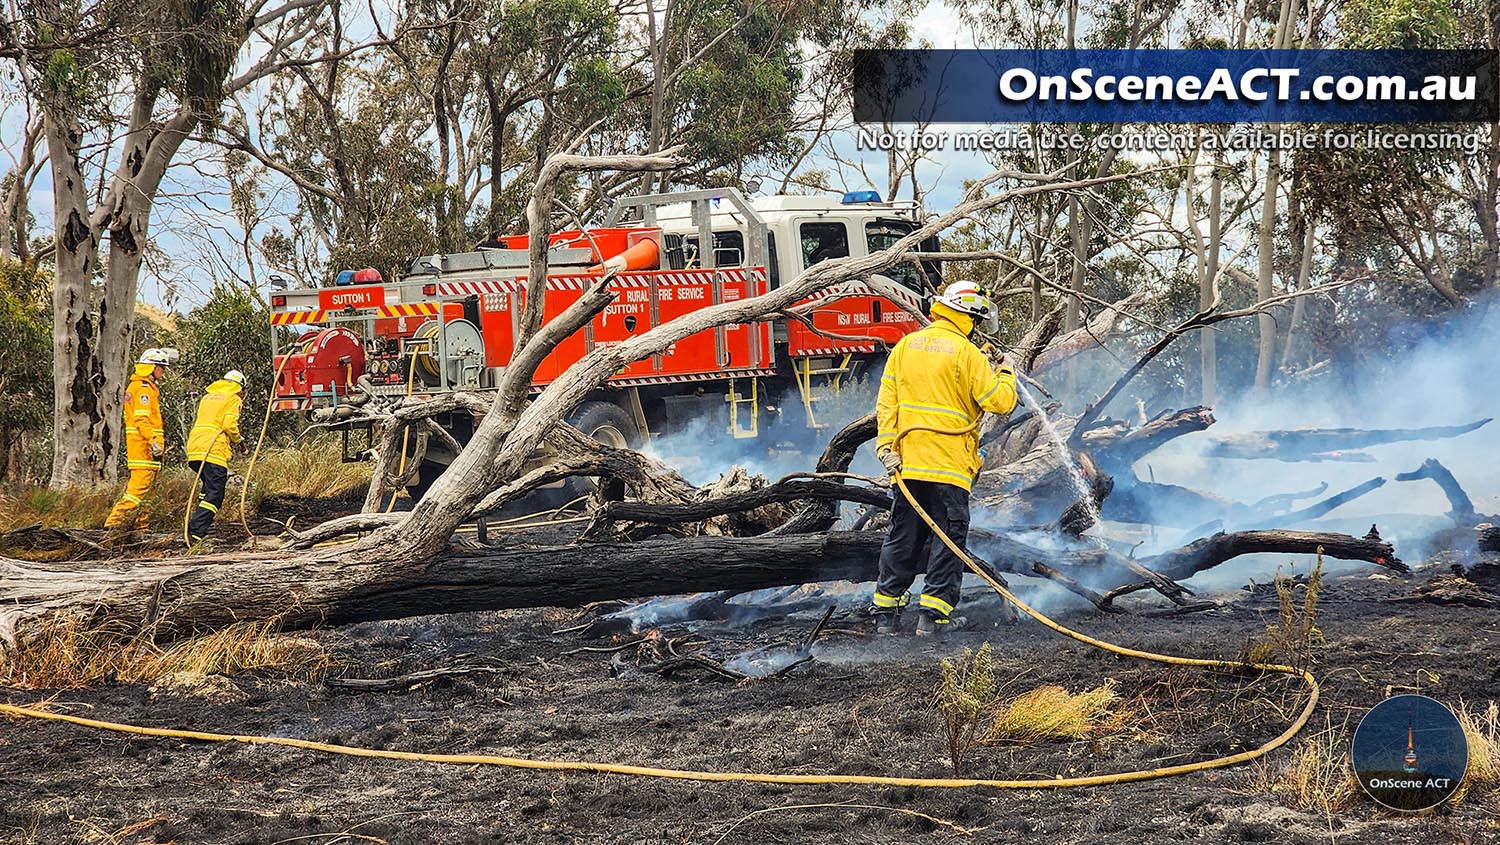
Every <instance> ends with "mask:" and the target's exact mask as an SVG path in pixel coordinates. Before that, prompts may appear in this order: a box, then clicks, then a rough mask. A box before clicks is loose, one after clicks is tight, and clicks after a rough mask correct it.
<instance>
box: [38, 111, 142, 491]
mask: <svg viewBox="0 0 1500 845" xmlns="http://www.w3.org/2000/svg"><path fill="white" fill-rule="evenodd" d="M45 120H46V129H45V133H46V136H47V150H48V155H49V157H50V160H51V166H52V200H53V205H52V208H53V219H54V220H55V221H56V223H55V226H56V238H57V249H56V251H55V252H54V254H53V262H54V274H55V280H54V284H53V288H52V384H53V401H52V428H53V452H52V476H51V480H50V482H49V486H51V487H54V488H56V487H67V486H73V485H87V484H95V483H97V482H99V481H102V480H105V479H113V478H114V475H115V461H114V460H113V459H114V457H115V455H117V454H118V450H119V449H120V448H121V446H122V445H123V444H122V443H120V442H119V441H118V440H116V439H113V438H114V437H118V429H116V428H114V427H112V426H110V425H109V424H108V421H107V420H105V419H104V418H103V417H102V415H101V414H100V411H99V394H100V387H101V386H102V385H101V382H102V381H103V373H102V372H100V371H99V368H98V359H97V357H96V349H97V345H98V342H99V341H98V335H97V332H96V330H95V323H94V315H93V297H92V295H91V290H92V285H93V279H94V273H95V271H96V270H97V269H98V266H99V231H98V229H97V228H95V226H94V224H93V221H92V219H91V215H90V214H89V197H88V188H87V184H86V183H85V182H84V178H83V169H82V166H81V159H80V151H79V148H80V146H81V145H82V141H83V126H82V125H81V124H80V123H79V121H78V120H77V118H76V117H74V116H73V115H72V114H67V113H61V110H60V108H58V107H49V108H48V110H47V112H46V117H45Z"/></svg>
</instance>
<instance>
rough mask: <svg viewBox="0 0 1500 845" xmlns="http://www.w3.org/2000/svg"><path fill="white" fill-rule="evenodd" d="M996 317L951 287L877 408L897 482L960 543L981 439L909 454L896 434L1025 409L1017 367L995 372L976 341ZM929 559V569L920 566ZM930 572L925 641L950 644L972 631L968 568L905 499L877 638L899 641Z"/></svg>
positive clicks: (933, 443)
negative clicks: (956, 632) (963, 608)
mask: <svg viewBox="0 0 1500 845" xmlns="http://www.w3.org/2000/svg"><path fill="white" fill-rule="evenodd" d="M994 315H995V307H994V304H993V303H991V302H990V300H989V299H988V298H986V297H984V296H983V295H981V294H980V293H979V289H978V287H976V286H975V285H974V284H973V283H972V282H954V283H953V284H950V285H949V286H948V287H947V289H945V290H944V291H943V293H942V295H941V296H939V297H938V298H937V299H936V300H935V301H934V302H933V304H932V310H931V316H932V324H931V325H929V326H928V327H927V328H925V329H922V330H921V331H919V332H914V333H912V334H909V335H907V336H906V337H904V338H902V339H901V341H900V342H899V343H897V344H896V346H895V348H894V349H892V350H891V354H890V356H889V358H887V360H886V364H885V374H884V375H883V376H881V379H880V395H879V398H878V399H877V401H876V423H877V425H878V433H877V436H876V442H875V453H876V455H878V456H879V457H880V461H881V463H883V464H885V467H886V470H887V471H888V472H890V473H891V475H893V476H894V475H896V474H898V473H899V474H900V477H901V479H902V480H903V481H905V482H906V486H907V487H908V488H910V490H911V492H912V495H913V497H915V498H916V500H917V502H918V503H919V504H920V505H921V506H922V509H923V510H925V511H926V512H927V513H928V514H929V515H930V516H931V517H932V519H933V521H934V522H936V523H937V524H938V525H939V526H940V527H941V528H942V529H943V531H944V533H946V534H947V535H948V536H950V537H952V538H953V539H954V540H955V541H957V542H959V543H963V542H964V540H965V538H967V537H968V535H969V488H970V487H971V485H972V484H973V482H974V477H975V476H976V475H977V474H978V473H979V467H980V458H979V433H978V431H977V430H975V431H971V432H969V433H967V434H938V433H936V432H930V431H917V432H913V433H911V434H909V435H907V436H906V437H905V438H903V439H902V441H901V443H900V447H899V448H900V451H899V453H898V452H897V449H896V446H895V441H896V433H897V432H898V431H901V430H902V429H906V428H910V427H912V426H935V427H940V428H962V427H964V426H966V425H968V424H970V423H972V422H974V421H975V420H977V419H979V417H980V415H981V414H982V413H984V412H985V411H989V412H991V413H996V414H1008V413H1010V412H1011V410H1012V409H1014V408H1015V406H1016V374H1015V372H1014V371H1012V370H1011V369H1010V368H1008V367H1001V368H1000V369H999V370H998V371H997V370H993V369H991V367H990V362H989V359H988V358H986V357H985V355H984V353H983V352H980V351H979V348H978V347H976V346H975V345H974V343H973V342H972V341H971V340H970V339H969V336H970V335H971V334H972V333H973V331H974V328H975V321H976V320H985V319H989V318H993V316H994ZM929 541H930V542H929ZM924 550H927V554H926V558H927V559H926V560H925V561H923V560H920V559H919V557H920V556H921V555H922V554H923V552H924ZM923 569H925V570H926V572H927V575H926V577H925V579H924V580H923V583H922V595H921V598H920V599H919V600H918V601H919V604H920V606H921V618H920V619H919V620H918V622H917V634H918V635H931V634H941V633H943V632H945V631H949V630H952V629H953V628H955V627H958V626H960V625H962V624H963V620H962V618H960V617H956V616H954V615H953V609H954V607H955V606H956V605H957V604H958V598H959V587H960V584H961V581H962V578H963V571H964V565H963V561H962V560H961V559H960V558H959V557H958V556H957V555H955V554H954V553H953V552H952V551H950V550H949V549H948V547H947V546H945V545H944V544H943V543H942V541H940V540H937V539H936V538H934V537H933V536H932V530H931V529H930V528H928V527H927V524H926V523H925V522H923V521H922V518H921V517H920V516H918V515H917V513H916V511H915V510H913V508H912V507H911V504H910V503H909V502H907V500H906V497H905V496H903V495H901V494H900V493H899V491H897V493H896V494H895V501H894V502H893V503H892V507H891V528H890V533H889V534H888V535H887V536H886V539H885V544H884V545H882V546H881V549H880V577H879V580H878V581H877V582H876V585H875V596H874V600H873V602H872V604H873V606H872V607H871V609H870V612H871V614H872V615H873V616H874V617H875V620H876V626H875V628H876V631H877V632H879V633H883V634H892V633H895V632H896V630H897V624H898V622H899V621H900V615H901V610H902V608H904V607H905V606H906V605H907V603H908V601H909V599H908V596H907V593H906V590H907V588H908V587H910V586H911V584H912V581H913V580H914V579H915V578H916V574H917V572H919V571H922V570H923Z"/></svg>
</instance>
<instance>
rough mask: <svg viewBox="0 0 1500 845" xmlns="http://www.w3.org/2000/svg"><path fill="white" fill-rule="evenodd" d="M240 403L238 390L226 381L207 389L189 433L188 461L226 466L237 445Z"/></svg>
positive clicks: (237, 387) (223, 380) (222, 380)
mask: <svg viewBox="0 0 1500 845" xmlns="http://www.w3.org/2000/svg"><path fill="white" fill-rule="evenodd" d="M240 401H241V400H240V386H239V385H237V384H235V383H234V382H232V381H229V380H228V379H219V380H218V381H216V382H214V383H213V384H210V385H209V386H208V392H207V393H205V394H204V395H203V398H202V399H200V400H198V418H197V419H196V420H194V421H193V430H192V431H190V432H188V440H187V456H188V460H190V461H207V462H208V463H211V464H218V465H219V466H221V467H225V466H229V450H230V447H232V446H233V445H234V444H236V443H239V442H240Z"/></svg>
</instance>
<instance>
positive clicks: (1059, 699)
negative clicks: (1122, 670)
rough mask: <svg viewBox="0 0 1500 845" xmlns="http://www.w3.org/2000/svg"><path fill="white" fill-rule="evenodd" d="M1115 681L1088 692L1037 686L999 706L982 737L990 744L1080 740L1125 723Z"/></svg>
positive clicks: (1107, 682)
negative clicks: (1073, 691)
mask: <svg viewBox="0 0 1500 845" xmlns="http://www.w3.org/2000/svg"><path fill="white" fill-rule="evenodd" d="M1115 686H1116V684H1115V681H1114V680H1113V679H1110V680H1106V681H1105V682H1104V683H1103V684H1101V685H1099V686H1097V687H1095V688H1093V689H1091V690H1087V691H1085V692H1080V693H1071V692H1068V691H1067V690H1066V689H1063V688H1062V687H1060V686H1050V685H1049V686H1044V687H1037V688H1036V689H1034V690H1031V691H1030V692H1025V693H1022V694H1020V695H1018V696H1016V697H1015V698H1012V699H1010V700H1009V701H1007V702H1004V703H1002V704H1000V705H998V707H997V708H996V712H995V720H994V722H993V723H992V724H991V725H990V728H989V730H988V731H986V732H985V734H984V736H983V737H982V738H981V739H980V742H982V743H984V744H986V745H992V744H997V743H1020V744H1024V745H1029V744H1032V743H1036V742H1045V741H1051V740H1080V739H1088V738H1089V737H1092V736H1096V735H1098V734H1099V733H1101V732H1106V731H1109V730H1115V729H1118V728H1119V727H1121V725H1122V722H1123V720H1124V717H1125V711H1124V709H1122V708H1120V707H1119V706H1118V705H1119V700H1120V695H1119V693H1118V692H1116V690H1115Z"/></svg>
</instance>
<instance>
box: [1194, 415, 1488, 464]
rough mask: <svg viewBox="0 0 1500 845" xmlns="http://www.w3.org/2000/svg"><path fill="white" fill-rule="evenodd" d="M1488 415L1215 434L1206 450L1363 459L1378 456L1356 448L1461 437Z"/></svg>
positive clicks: (1244, 455)
mask: <svg viewBox="0 0 1500 845" xmlns="http://www.w3.org/2000/svg"><path fill="white" fill-rule="evenodd" d="M1489 422H1490V420H1489V419H1488V418H1486V419H1482V420H1476V421H1475V422H1471V423H1467V424H1465V425H1447V426H1431V427H1428V428H1388V429H1358V428H1309V429H1300V430H1290V431H1251V432H1246V433H1244V434H1227V435H1222V436H1219V437H1216V438H1214V440H1213V442H1212V445H1210V446H1209V448H1208V452H1207V453H1206V454H1207V455H1208V457H1210V458H1233V459H1238V460H1275V461H1289V462H1293V461H1360V462H1367V463H1368V462H1372V461H1374V460H1375V459H1374V458H1372V457H1370V456H1369V455H1365V454H1363V453H1361V452H1357V451H1353V450H1357V449H1364V448H1366V447H1369V446H1380V445H1383V444H1386V443H1400V442H1403V441H1408V440H1441V439H1444V438H1449V437H1459V436H1461V435H1464V434H1468V433H1469V432H1471V431H1474V430H1475V429H1478V428H1482V427H1483V426H1484V425H1486V424H1487V423H1489Z"/></svg>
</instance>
